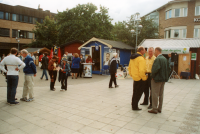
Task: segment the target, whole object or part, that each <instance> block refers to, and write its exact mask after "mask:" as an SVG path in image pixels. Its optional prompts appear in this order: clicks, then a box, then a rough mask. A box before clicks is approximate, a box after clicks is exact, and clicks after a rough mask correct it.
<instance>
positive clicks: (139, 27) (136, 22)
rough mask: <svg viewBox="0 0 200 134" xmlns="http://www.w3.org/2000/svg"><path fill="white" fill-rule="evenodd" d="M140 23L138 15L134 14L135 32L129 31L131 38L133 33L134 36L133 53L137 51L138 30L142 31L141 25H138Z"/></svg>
mask: <svg viewBox="0 0 200 134" xmlns="http://www.w3.org/2000/svg"><path fill="white" fill-rule="evenodd" d="M140 22H141V19H140V13H136V14H135V22H134V27H135V28H136V31H135V30H131V34H132V37H133V33H135V34H136V44H135V53H136V51H137V40H138V33H140V30H141V29H142V27H143V26H142V25H139V24H140Z"/></svg>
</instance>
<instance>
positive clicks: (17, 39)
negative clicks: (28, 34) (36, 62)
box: [15, 30, 23, 51]
mask: <svg viewBox="0 0 200 134" xmlns="http://www.w3.org/2000/svg"><path fill="white" fill-rule="evenodd" d="M19 32H20V30H18V34H17V35H18V36H20V37H21V38H22V36H23V35H22V34H21V35H19ZM15 39H16V41H17V42H18V51H19V42H20V40H19V38H17V37H16V38H15Z"/></svg>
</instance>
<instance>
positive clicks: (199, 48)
mask: <svg viewBox="0 0 200 134" xmlns="http://www.w3.org/2000/svg"><path fill="white" fill-rule="evenodd" d="M139 46H143V47H145V48H147V49H148V48H149V47H154V48H156V47H160V48H162V54H163V55H164V56H165V57H166V58H168V54H170V53H177V55H178V58H177V63H175V66H174V70H175V72H176V73H177V74H178V75H179V76H180V75H181V73H182V74H186V73H185V72H190V73H191V78H194V76H195V74H199V71H200V70H199V68H198V66H199V65H200V57H197V58H196V60H192V59H191V57H192V55H193V54H194V53H196V54H197V56H198V55H200V53H198V52H200V39H198V38H184V39H146V40H144V41H143V42H142V43H141V44H140V45H139ZM196 61H198V62H196ZM196 63H198V64H196Z"/></svg>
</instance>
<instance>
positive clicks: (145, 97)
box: [143, 73, 152, 106]
mask: <svg viewBox="0 0 200 134" xmlns="http://www.w3.org/2000/svg"><path fill="white" fill-rule="evenodd" d="M149 89H150V99H149ZM151 91H152V90H151V73H148V79H147V81H146V86H145V89H144V101H143V103H144V104H148V103H149V102H150V105H151V106H152V97H151V96H152V95H151Z"/></svg>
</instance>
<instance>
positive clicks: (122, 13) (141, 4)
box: [0, 0, 170, 24]
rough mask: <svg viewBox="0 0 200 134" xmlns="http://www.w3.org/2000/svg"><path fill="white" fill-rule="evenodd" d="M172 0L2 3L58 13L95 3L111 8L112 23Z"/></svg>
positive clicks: (5, 0)
mask: <svg viewBox="0 0 200 134" xmlns="http://www.w3.org/2000/svg"><path fill="white" fill-rule="evenodd" d="M169 1H170V0H0V3H3V4H8V5H12V6H16V5H21V6H25V7H30V8H34V9H37V8H38V5H39V4H40V8H42V9H43V10H50V12H53V13H57V11H59V12H62V11H64V10H66V9H67V8H68V9H71V8H74V7H75V6H76V5H78V4H87V3H93V4H94V5H96V6H97V7H98V8H99V7H100V5H101V6H105V7H107V8H109V12H108V14H109V16H110V18H112V19H113V21H112V23H113V24H114V23H115V22H118V21H126V20H128V17H130V16H131V15H133V14H135V13H136V12H139V13H140V16H143V15H146V14H147V13H149V12H151V11H153V10H155V9H157V8H159V7H161V6H162V5H164V4H166V3H168V2H169Z"/></svg>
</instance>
